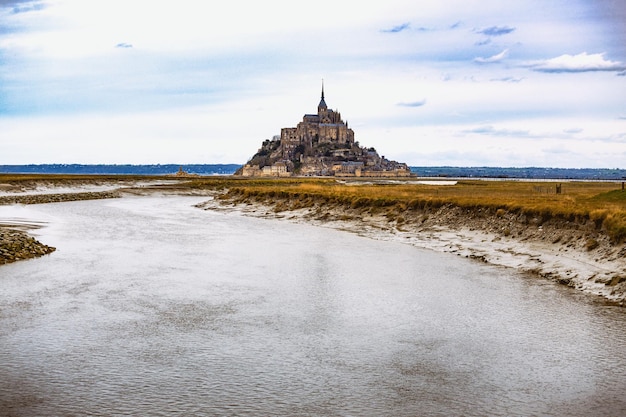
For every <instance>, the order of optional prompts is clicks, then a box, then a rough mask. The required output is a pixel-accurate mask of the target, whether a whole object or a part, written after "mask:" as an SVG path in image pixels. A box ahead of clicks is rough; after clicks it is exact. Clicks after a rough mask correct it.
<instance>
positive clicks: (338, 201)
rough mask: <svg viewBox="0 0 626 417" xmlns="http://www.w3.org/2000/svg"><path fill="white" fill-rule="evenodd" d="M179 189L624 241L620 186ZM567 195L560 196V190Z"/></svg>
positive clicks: (78, 178)
mask: <svg viewBox="0 0 626 417" xmlns="http://www.w3.org/2000/svg"><path fill="white" fill-rule="evenodd" d="M163 179H168V180H175V179H176V178H172V177H154V176H148V177H145V176H127V175H123V176H117V175H107V176H104V175H12V174H11V175H1V174H0V184H13V185H19V184H24V185H26V184H32V183H37V182H46V183H48V184H57V185H63V186H71V185H73V184H76V185H80V184H85V183H88V182H120V183H123V182H125V181H132V180H163ZM177 180H178V181H180V184H179V187H181V188H191V189H214V190H224V191H225V193H226V194H225V196H226V198H236V199H240V200H245V199H252V198H254V199H270V200H271V199H274V200H286V201H289V202H291V204H290V205H289V207H287V208H302V207H307V206H312V205H314V204H319V203H320V202H321V203H323V204H334V205H343V206H345V207H350V208H370V209H374V210H375V209H382V208H385V209H393V210H396V211H404V210H417V209H425V208H439V207H442V206H445V205H454V206H458V207H461V208H467V209H478V208H483V209H487V210H489V211H491V212H493V213H494V214H498V213H505V212H511V213H519V214H524V215H527V216H538V217H541V218H542V219H543V221H546V220H549V219H551V218H558V219H563V220H567V221H576V222H586V221H589V220H592V221H593V222H595V224H596V226H597V228H598V229H602V230H604V232H605V233H607V234H608V235H609V236H610V237H611V239H612V240H613V241H614V242H616V243H621V242H625V241H626V191H624V190H622V184H621V183H619V182H586V181H563V182H560V183H558V182H557V183H555V182H535V181H508V180H503V181H484V180H463V181H459V182H457V183H456V184H455V185H425V184H419V183H417V182H416V181H411V180H407V181H397V182H392V181H387V182H383V181H380V182H376V183H373V182H369V181H367V180H364V179H363V180H360V181H357V180H354V181H341V180H337V179H333V178H328V179H308V178H288V179H249V178H240V177H221V176H216V177H200V178H197V179H177ZM558 184H561V190H560V191H561V192H560V193H557V192H556V191H557V185H558Z"/></svg>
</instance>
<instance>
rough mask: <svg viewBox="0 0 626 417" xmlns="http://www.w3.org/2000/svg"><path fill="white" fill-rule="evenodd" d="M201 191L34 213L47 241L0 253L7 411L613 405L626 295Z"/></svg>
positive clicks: (437, 410) (407, 410) (275, 411)
mask: <svg viewBox="0 0 626 417" xmlns="http://www.w3.org/2000/svg"><path fill="white" fill-rule="evenodd" d="M198 201H199V200H198V199H197V198H183V197H169V198H125V199H120V200H110V201H92V202H76V203H64V204H49V205H42V206H36V207H35V208H33V209H32V210H33V211H31V213H30V215H31V216H38V215H40V216H41V218H42V219H44V218H45V220H46V221H48V222H49V224H50V226H49V227H47V228H45V229H41V230H40V232H39V233H41V235H42V236H41V237H40V238H41V239H42V240H43V241H45V242H46V243H48V244H51V245H53V246H56V247H57V248H58V250H57V252H55V253H54V254H53V255H52V256H48V257H45V258H41V259H38V260H33V261H27V262H22V263H17V264H11V265H7V266H3V267H2V268H0V283H1V286H0V291H1V292H0V363H1V364H2V368H1V370H0V372H1V375H0V410H2V411H3V413H4V414H9V415H10V414H16V415H71V414H80V415H85V414H89V415H112V414H133V415H193V414H196V415H197V414H205V415H242V414H244V415H619V414H622V412H623V411H625V410H626V400H624V398H623V392H626V353H625V351H624V349H623V346H624V343H625V342H626V326H625V324H626V323H625V321H626V320H625V315H624V311H623V309H619V308H614V307H610V306H604V305H601V304H597V303H594V302H592V301H590V299H589V297H580V296H579V295H578V294H577V293H575V292H572V291H569V290H568V289H566V288H563V287H559V286H555V285H552V284H550V283H547V282H545V281H539V280H536V279H534V278H531V277H528V276H524V275H520V274H517V273H515V272H513V271H510V270H506V269H501V268H492V267H488V266H485V265H482V264H478V263H474V262H468V261H467V260H464V259H459V258H456V257H454V256H452V255H447V254H438V253H432V252H428V251H422V250H417V249H415V248H411V247H409V246H404V245H400V244H396V243H392V242H377V241H372V240H368V239H364V238H360V237H357V236H353V235H350V234H346V233H341V232H337V231H333V230H325V229H321V228H314V227H309V226H302V225H293V224H288V223H281V222H278V221H270V220H259V219H250V218H244V217H241V216H239V215H237V214H232V213H231V214H229V213H213V212H205V211H201V210H198V209H194V208H193V207H192V205H193V204H194V203H196V202H198ZM0 216H2V211H1V210H0ZM0 414H2V413H0Z"/></svg>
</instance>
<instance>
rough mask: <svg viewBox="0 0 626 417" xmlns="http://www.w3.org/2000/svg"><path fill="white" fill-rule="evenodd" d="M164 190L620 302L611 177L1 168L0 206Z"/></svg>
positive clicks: (623, 289)
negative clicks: (276, 175)
mask: <svg viewBox="0 0 626 417" xmlns="http://www.w3.org/2000/svg"><path fill="white" fill-rule="evenodd" d="M166 194H178V195H206V196H210V197H211V198H210V199H209V200H207V201H206V202H204V203H202V204H201V205H200V207H201V208H211V209H215V210H239V211H241V212H243V213H246V214H247V215H252V216H259V217H273V218H284V219H288V220H291V221H297V222H309V223H312V224H316V225H323V226H325V227H333V228H337V229H342V230H346V231H351V232H355V233H358V234H361V235H365V236H368V237H371V238H376V239H382V240H399V241H402V242H405V243H409V244H412V245H414V246H418V247H423V248H428V249H432V250H436V251H441V252H450V253H455V254H457V255H459V256H462V257H466V258H472V259H476V260H479V261H483V262H486V263H490V264H494V265H501V266H506V267H512V268H516V269H518V270H521V271H525V272H531V273H534V274H536V275H539V276H541V277H543V278H546V279H549V280H553V281H556V282H559V283H561V284H564V285H567V286H570V287H572V288H576V289H578V290H581V291H583V292H586V293H590V294H595V295H599V296H601V297H602V298H604V299H606V300H610V301H612V302H616V303H618V304H621V305H624V303H625V300H626V245H625V242H626V192H625V191H624V190H623V183H620V182H618V181H604V182H593V181H559V182H556V181H521V180H520V181H511V180H500V181H497V180H491V181H489V180H473V181H470V180H459V181H442V180H435V179H415V180H410V179H408V180H378V181H371V180H367V179H345V178H338V179H332V178H315V179H311V178H291V179H249V178H241V177H223V176H216V177H200V178H197V177H192V178H180V177H172V176H165V177H149V176H148V177H146V176H97V175H96V176H82V175H81V176H72V175H70V176H63V175H0V205H1V204H5V205H6V204H16V203H18V204H39V203H46V202H58V201H71V200H84V199H99V198H115V197H120V196H121V195H166ZM1 223H2V219H0V227H2V224H1ZM7 225H8V224H7V222H6V221H5V226H7ZM43 243H44V244H45V242H43Z"/></svg>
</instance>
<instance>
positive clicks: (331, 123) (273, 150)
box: [235, 84, 411, 177]
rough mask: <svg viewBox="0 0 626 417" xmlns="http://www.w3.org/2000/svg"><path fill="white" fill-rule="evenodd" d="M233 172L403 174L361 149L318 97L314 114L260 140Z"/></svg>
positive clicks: (402, 170)
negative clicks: (293, 125) (248, 158)
mask: <svg viewBox="0 0 626 417" xmlns="http://www.w3.org/2000/svg"><path fill="white" fill-rule="evenodd" d="M235 175H242V176H292V175H308V176H357V177H360V176H368V177H399V176H401V177H407V176H410V175H411V173H410V170H409V168H408V166H407V165H406V164H403V163H398V162H395V161H389V160H387V159H385V158H384V157H380V156H379V155H378V153H377V152H376V150H375V149H374V148H369V149H368V148H361V147H360V146H359V144H358V142H355V140H354V131H353V130H352V129H350V128H349V127H348V123H347V122H344V121H343V120H342V119H341V114H340V113H339V112H337V111H334V110H332V109H329V108H328V106H327V105H326V100H325V98H324V85H323V84H322V97H321V99H320V102H319V104H318V106H317V114H305V115H304V117H303V118H302V121H301V122H300V123H298V125H297V126H296V127H285V128H282V129H281V132H280V136H275V137H274V139H272V140H266V141H264V142H263V144H262V146H261V148H260V149H259V150H258V152H257V153H256V154H255V155H254V156H253V157H252V158H251V159H250V160H249V161H248V163H247V164H246V165H245V166H244V167H242V168H241V169H240V170H239V171H237V173H236V174H235Z"/></svg>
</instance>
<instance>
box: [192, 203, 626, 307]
mask: <svg viewBox="0 0 626 417" xmlns="http://www.w3.org/2000/svg"><path fill="white" fill-rule="evenodd" d="M282 206H284V205H281V202H280V201H275V202H271V203H268V202H258V201H254V202H250V201H248V202H243V203H242V202H232V201H220V200H217V199H212V200H209V201H207V202H205V203H203V204H202V205H200V207H201V208H204V209H210V210H229V211H232V210H235V211H239V212H241V213H243V214H245V215H249V216H256V217H271V218H283V219H286V220H289V221H293V222H306V223H310V224H315V225H319V226H323V227H330V228H334V229H340V230H345V231H349V232H353V233H357V234H359V235H362V236H366V237H370V238H374V239H381V240H395V241H401V242H405V243H407V244H411V245H414V246H416V247H420V248H426V249H431V250H435V251H439V252H448V253H454V254H457V255H458V256H463V257H466V258H471V259H475V260H477V261H481V262H486V263H490V264H493V265H500V266H504V267H510V268H516V269H518V270H521V271H526V272H529V273H533V274H536V275H538V276H541V277H543V278H546V279H550V280H554V281H557V282H559V283H561V284H564V285H568V286H570V287H572V288H575V289H577V290H580V291H583V292H586V293H589V294H595V295H598V296H601V297H603V298H604V299H606V300H609V301H612V302H616V303H618V304H620V305H626V245H624V244H621V245H612V244H611V242H610V240H609V238H608V237H607V236H605V235H603V234H601V233H600V232H598V231H597V230H596V228H595V225H594V224H593V222H591V224H576V223H570V222H564V221H558V220H548V221H541V219H521V218H519V216H516V215H512V214H506V213H504V214H502V213H499V214H498V215H496V214H495V213H489V212H487V211H485V212H481V211H480V209H479V210H476V211H473V212H472V211H467V210H463V209H460V208H458V207H452V206H444V207H441V208H439V209H436V210H433V211H411V212H405V213H397V215H391V216H390V215H389V213H385V214H372V213H371V212H368V211H367V210H362V209H360V210H354V209H350V208H349V207H330V208H329V207H320V206H319V205H315V206H312V207H307V208H299V209H295V210H283V209H282V208H281V207H282Z"/></svg>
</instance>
